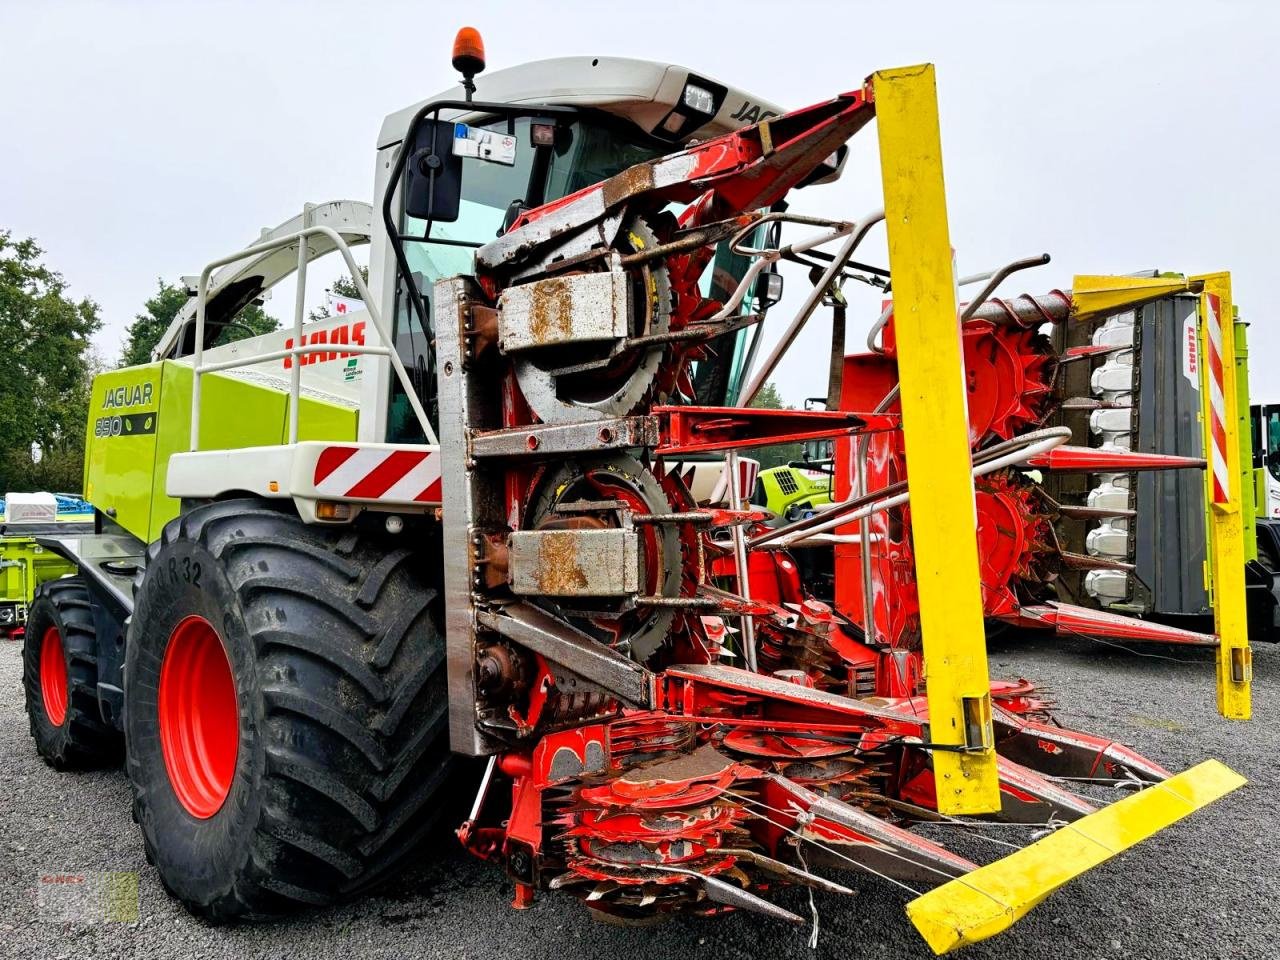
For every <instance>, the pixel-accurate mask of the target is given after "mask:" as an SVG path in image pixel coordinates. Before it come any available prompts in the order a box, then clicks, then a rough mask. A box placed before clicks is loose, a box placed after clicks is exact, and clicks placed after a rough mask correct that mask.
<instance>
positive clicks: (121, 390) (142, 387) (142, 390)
mask: <svg viewBox="0 0 1280 960" xmlns="http://www.w3.org/2000/svg"><path fill="white" fill-rule="evenodd" d="M151 389H152V388H151V384H150V383H136V384H134V385H133V386H132V387H115V388H113V389H111V390H108V391H107V392H106V395H105V396H104V397H103V398H102V409H103V410H112V409H118V408H120V407H147V406H150V405H151Z"/></svg>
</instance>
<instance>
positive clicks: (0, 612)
mask: <svg viewBox="0 0 1280 960" xmlns="http://www.w3.org/2000/svg"><path fill="white" fill-rule="evenodd" d="M16 619H18V611H17V610H15V609H14V608H13V607H0V624H4V625H5V626H8V625H9V624H11V623H13V621H15V620H16Z"/></svg>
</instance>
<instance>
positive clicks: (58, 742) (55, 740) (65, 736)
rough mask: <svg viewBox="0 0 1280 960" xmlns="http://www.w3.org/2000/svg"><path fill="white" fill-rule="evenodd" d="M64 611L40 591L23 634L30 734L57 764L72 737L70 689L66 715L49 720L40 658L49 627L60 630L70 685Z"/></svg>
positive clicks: (63, 759) (42, 752)
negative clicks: (54, 720)
mask: <svg viewBox="0 0 1280 960" xmlns="http://www.w3.org/2000/svg"><path fill="white" fill-rule="evenodd" d="M62 614H63V611H61V610H59V609H58V608H57V607H56V606H54V604H53V603H52V602H51V600H50V598H49V596H48V594H44V593H42V594H40V595H38V596H36V597H35V599H34V600H33V601H32V603H31V609H30V611H29V612H28V614H27V632H26V634H25V635H24V636H23V650H22V681H23V683H22V686H23V689H24V691H25V692H26V698H27V718H28V720H29V721H30V723H31V736H32V738H33V739H34V740H35V742H36V751H37V752H38V753H39V754H40V756H42V757H44V759H45V760H47V761H48V762H49V763H51V764H53V765H54V766H63V765H65V764H66V761H67V750H68V747H69V745H70V740H71V704H70V702H69V701H70V690H69V689H68V704H67V716H66V717H65V718H64V719H63V721H62V723H60V724H56V723H54V722H53V721H52V720H51V719H49V712H48V711H47V710H46V709H45V704H44V692H43V690H42V689H41V686H40V666H41V664H40V660H41V656H42V654H43V647H44V635H45V633H46V632H47V631H48V629H49V628H50V627H53V628H54V629H56V630H57V631H58V637H59V638H60V639H61V640H62V656H63V660H64V661H65V666H66V670H67V680H68V683H67V685H68V688H69V687H70V678H71V658H70V657H69V656H68V655H67V642H66V636H67V630H66V626H65V624H64V623H63V617H62Z"/></svg>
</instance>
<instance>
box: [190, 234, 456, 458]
mask: <svg viewBox="0 0 1280 960" xmlns="http://www.w3.org/2000/svg"><path fill="white" fill-rule="evenodd" d="M315 236H323V237H325V238H326V239H327V240H329V241H330V242H332V243H333V246H334V249H335V250H337V252H338V253H340V254H342V259H343V261H344V262H345V263H346V267H347V272H348V273H350V275H351V280H352V282H353V283H354V284H355V286H356V290H357V291H358V292H359V294H360V297H361V298H362V299H363V300H364V303H365V308H366V309H367V310H368V311H369V321H370V323H371V324H372V325H373V329H374V330H375V331H376V332H377V334H378V341H379V342H378V343H377V344H355V343H344V344H343V345H342V352H343V353H352V354H363V355H368V356H377V357H386V358H387V359H388V360H389V361H390V363H391V367H392V369H393V370H394V371H395V374H396V377H397V378H398V379H399V381H400V385H401V387H403V388H404V392H405V396H406V397H407V398H408V400H409V405H410V406H411V407H412V408H413V413H414V415H415V416H416V417H417V418H418V425H419V426H420V427H422V433H423V435H424V436H425V437H426V438H427V442H428V443H429V444H431V445H433V446H434V445H437V444H439V442H440V441H439V438H437V436H436V432H435V429H434V428H433V427H432V426H431V421H430V420H428V419H427V413H426V411H425V410H424V409H423V407H422V402H421V401H420V400H419V399H418V394H417V391H416V390H415V389H414V386H413V381H412V380H411V379H410V377H409V373H408V371H407V370H405V367H404V364H403V363H402V362H401V360H400V357H399V356H398V355H397V354H396V352H395V350H394V349H392V346H391V343H392V341H391V333H390V331H389V330H388V329H387V328H386V326H385V325H384V324H383V320H382V314H381V312H380V311H379V310H378V307H377V305H376V304H375V303H374V302H373V298H372V297H371V296H370V295H369V288H368V286H367V285H366V284H365V282H364V278H363V277H362V276H361V275H360V269H359V267H357V266H356V262H355V258H354V257H353V256H352V255H351V247H350V246H349V245H348V244H347V242H346V241H345V240H344V239H343V238H342V236H341V235H340V234H339V233H338V232H337V231H336V230H334V229H333V228H332V227H326V226H311V227H304V228H303V229H301V230H298V231H296V232H294V233H290V234H286V235H284V236H282V237H276V238H274V239H272V240H266V241H263V242H262V243H257V244H254V245H253V246H250V247H246V248H245V249H243V250H239V251H237V252H236V253H233V254H231V255H229V256H225V257H220V258H218V259H217V260H213V261H210V262H209V263H208V264H206V265H205V268H204V269H203V270H202V271H201V272H200V284H199V287H198V288H197V290H196V322H195V327H196V329H195V352H194V353H193V354H192V358H191V359H192V372H193V376H192V381H191V449H192V450H199V449H200V395H201V385H202V378H203V376H204V374H206V373H216V372H218V371H221V370H231V369H233V368H236V367H247V366H251V365H253V364H255V363H265V362H268V361H271V360H282V359H284V358H286V357H291V358H292V359H293V363H292V364H291V366H290V371H289V441H288V442H289V443H290V444H294V443H297V442H298V411H299V409H300V406H301V404H300V397H301V393H302V365H301V364H300V363H299V362H298V358H299V357H302V356H305V355H307V354H311V353H321V352H325V353H327V352H329V351H331V350H333V344H331V343H316V344H303V342H302V337H303V332H304V331H303V326H302V320H303V316H304V314H305V312H306V293H307V261H308V259H309V258H308V256H307V241H308V239H309V238H310V237H315ZM293 244H297V246H298V269H297V271H296V278H295V282H296V284H297V286H296V293H295V297H294V313H293V346H292V347H285V348H283V349H280V350H267V351H262V352H259V353H251V354H247V355H246V356H243V357H236V358H235V359H232V360H220V361H217V362H215V363H205V362H204V326H205V310H206V307H207V305H208V299H209V278H210V276H211V275H212V274H213V271H214V270H216V269H218V268H219V267H224V266H226V265H228V264H231V263H236V262H237V261H239V260H243V259H245V258H246V257H253V256H257V255H258V254H261V253H268V252H270V251H272V250H279V249H282V248H284V247H289V246H292V245H293Z"/></svg>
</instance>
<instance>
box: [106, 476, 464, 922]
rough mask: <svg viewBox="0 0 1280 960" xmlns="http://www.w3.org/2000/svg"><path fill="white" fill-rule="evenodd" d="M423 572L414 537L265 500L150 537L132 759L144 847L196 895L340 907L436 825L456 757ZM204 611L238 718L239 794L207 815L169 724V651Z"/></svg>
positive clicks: (133, 638)
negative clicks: (165, 686)
mask: <svg viewBox="0 0 1280 960" xmlns="http://www.w3.org/2000/svg"><path fill="white" fill-rule="evenodd" d="M437 562H438V561H437ZM428 573H429V571H428V570H427V569H426V568H425V562H424V557H423V556H421V555H420V554H417V553H414V552H411V551H410V550H408V549H405V541H403V540H401V541H397V542H394V544H391V543H387V542H385V541H375V540H374V539H372V538H370V537H365V536H362V535H360V534H357V533H356V532H355V531H353V530H351V529H344V528H332V527H329V528H324V527H319V526H316V525H307V524H304V523H302V522H301V521H300V520H299V519H298V517H297V516H296V515H294V514H293V513H292V512H287V513H286V512H282V511H281V510H280V509H278V508H277V507H276V506H275V505H272V504H269V503H266V502H263V501H259V500H234V501H225V502H220V503H214V504H209V505H205V506H200V507H197V508H195V509H193V510H191V511H190V512H189V513H187V514H185V515H184V516H182V517H180V518H179V519H177V520H174V521H171V522H170V523H169V524H168V525H167V526H166V527H165V529H164V533H163V535H162V537H161V539H160V540H159V541H158V542H157V543H155V544H152V545H151V547H150V548H149V550H148V552H147V565H146V568H145V570H144V572H143V573H142V574H140V576H139V578H138V580H137V581H136V583H135V587H134V597H135V608H134V614H133V619H132V622H131V624H130V627H129V635H128V641H127V644H126V659H125V732H126V742H127V760H128V771H129V779H130V782H131V784H132V787H133V795H134V819H135V820H136V821H137V822H138V824H139V826H140V827H141V829H142V835H143V839H144V841H145V844H146V849H147V859H148V861H149V862H151V863H153V864H154V865H155V867H156V869H157V870H158V871H159V874H160V878H161V880H162V881H163V882H164V885H165V887H166V889H168V890H169V891H170V892H171V893H172V894H173V895H174V896H175V897H177V898H178V899H179V900H181V901H182V902H183V904H185V905H186V907H187V908H188V909H189V910H191V911H192V912H194V913H196V914H198V915H200V916H203V917H205V918H207V919H210V920H215V921H217V920H229V919H234V918H238V917H248V916H268V915H275V914H280V913H284V912H288V911H290V910H292V909H296V908H298V907H300V906H305V905H315V906H321V905H325V904H329V903H332V902H334V901H336V900H339V899H341V898H344V897H346V896H348V895H352V894H355V893H357V892H360V891H362V890H364V889H367V888H368V887H369V886H371V885H372V884H374V883H376V882H378V881H380V880H382V879H385V878H386V877H387V876H388V875H389V874H390V873H391V872H393V870H394V869H395V868H396V867H398V866H399V865H400V864H401V863H402V862H404V860H405V858H406V857H408V856H409V855H410V854H411V853H413V851H414V849H415V848H416V846H417V845H418V843H419V841H421V840H422V839H424V838H425V837H426V836H427V834H428V833H429V832H430V829H431V827H432V825H433V821H434V819H435V817H434V814H435V812H436V811H437V809H438V807H439V805H440V797H439V796H438V794H439V793H440V790H441V787H442V786H443V785H444V784H445V783H446V782H447V780H448V777H449V772H450V767H451V760H450V754H449V746H448V733H447V710H446V707H447V700H446V696H447V695H446V688H445V648H444V638H443V636H442V635H441V633H440V630H439V629H438V627H437V622H436V617H435V612H434V607H435V605H436V604H435V600H436V596H437V594H436V591H435V590H434V589H433V588H432V586H431V584H432V579H431V578H430V576H429V575H428ZM192 614H198V615H202V616H204V617H205V619H207V620H208V621H209V623H210V624H212V625H213V626H214V627H215V629H216V631H217V633H218V634H219V637H220V639H221V640H222V644H223V647H224V649H225V651H226V653H227V658H228V661H229V663H230V666H231V672H232V675H233V678H234V681H235V687H236V699H237V710H238V714H239V727H240V730H239V746H238V752H237V757H236V761H235V773H234V775H233V778H232V782H231V787H230V791H229V793H228V795H227V798H226V800H225V802H224V803H223V804H222V806H221V808H220V809H219V810H218V811H217V812H216V813H214V814H213V815H212V816H210V817H208V818H207V819H198V818H196V817H194V816H192V815H191V814H190V813H188V812H187V810H186V809H185V808H184V807H183V806H182V804H181V803H180V801H179V800H178V797H177V795H176V794H175V793H174V790H173V787H172V785H171V783H170V780H169V774H168V772H167V770H166V768H165V763H164V758H163V755H162V751H161V745H160V739H159V725H158V708H157V698H158V693H157V688H158V685H159V676H160V669H161V664H162V661H163V658H164V653H165V649H166V646H167V644H168V642H169V637H170V635H171V633H172V630H173V628H174V626H176V624H177V623H179V622H180V621H181V620H182V619H184V618H185V617H188V616H190V615H192Z"/></svg>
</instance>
